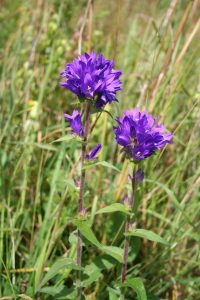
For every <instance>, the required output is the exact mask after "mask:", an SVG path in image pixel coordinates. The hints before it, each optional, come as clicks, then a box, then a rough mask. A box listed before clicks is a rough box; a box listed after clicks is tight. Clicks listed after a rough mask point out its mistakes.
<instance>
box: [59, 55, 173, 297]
mask: <svg viewBox="0 0 200 300" xmlns="http://www.w3.org/2000/svg"><path fill="white" fill-rule="evenodd" d="M113 66H114V62H113V61H112V60H106V59H105V58H104V56H103V55H102V54H99V55H97V54H96V53H95V52H92V53H91V54H87V53H85V54H83V55H79V57H78V58H75V59H74V60H73V62H72V63H67V64H66V68H65V70H64V71H63V72H62V73H61V76H62V77H63V78H64V81H63V82H61V83H60V85H61V86H63V87H65V88H66V89H68V90H70V91H71V92H72V93H74V94H75V95H76V96H77V97H78V99H79V102H80V104H81V105H82V110H81V112H79V111H78V110H77V109H74V110H73V112H72V114H67V113H66V114H64V117H65V119H66V120H67V122H68V123H69V125H70V127H71V134H72V135H73V136H78V137H79V138H81V140H82V146H81V158H80V164H81V174H80V179H77V178H75V179H74V181H75V185H76V186H78V187H79V200H78V209H77V211H78V216H77V218H76V220H75V221H74V224H75V225H76V226H77V229H78V230H77V246H76V251H77V254H76V263H77V265H78V267H79V272H78V274H77V290H78V294H77V299H81V295H82V284H81V277H82V276H81V266H82V244H83V242H82V236H84V237H86V238H87V239H88V240H89V241H90V242H91V243H92V244H94V245H96V246H97V247H98V248H100V249H101V250H103V251H105V252H106V253H107V254H109V255H111V256H113V257H115V258H116V257H117V259H118V260H119V261H120V262H121V263H122V269H121V283H118V287H121V289H120V290H121V293H120V297H121V299H124V295H125V293H124V288H125V287H126V286H130V287H132V288H133V289H135V290H136V292H137V289H138V286H139V287H140V290H141V291H142V292H141V293H143V297H142V298H141V299H146V294H145V290H144V286H143V283H142V280H141V279H140V278H134V279H131V280H130V279H129V278H128V279H127V278H126V276H127V261H128V254H129V240H130V236H139V237H145V238H149V239H150V240H153V241H157V242H162V243H165V241H164V240H163V239H162V238H161V237H159V236H158V235H157V234H155V233H153V232H151V231H148V230H145V229H136V226H137V225H136V224H137V223H136V216H135V214H133V211H134V202H135V201H134V199H135V191H136V188H137V185H138V184H140V183H141V182H142V181H143V179H144V172H143V170H142V169H141V167H140V163H141V161H143V160H145V159H147V158H149V157H151V156H152V155H154V154H156V152H157V151H158V150H160V149H162V148H163V147H164V146H165V145H166V144H169V143H171V142H172V138H173V135H172V133H170V132H166V130H165V127H164V126H163V125H162V124H159V123H158V122H157V118H154V117H153V116H152V115H151V114H147V113H146V112H140V111H139V109H138V108H134V109H133V110H126V111H125V112H124V113H123V115H122V118H116V122H117V126H114V127H113V131H114V135H115V140H116V142H117V144H118V145H119V146H120V147H122V148H121V151H122V152H123V154H124V156H125V158H126V159H127V160H128V161H129V162H130V164H131V166H132V167H131V169H132V171H131V175H129V180H130V182H131V192H130V195H129V196H126V197H125V200H124V203H123V204H121V203H117V204H116V203H112V204H111V205H109V206H107V207H104V208H102V209H100V210H99V211H97V214H99V213H110V212H115V211H121V212H123V213H125V215H126V221H125V233H124V235H125V240H124V249H121V248H117V247H114V246H111V247H110V246H103V245H101V244H100V243H99V242H98V240H97V239H96V237H95V235H94V233H93V231H92V230H91V223H90V221H89V220H88V218H87V212H86V209H85V205H84V191H85V180H86V167H87V162H88V161H93V160H95V159H96V158H97V157H98V153H99V151H101V148H102V145H101V144H99V143H98V144H96V146H94V147H93V149H91V150H90V151H89V149H88V148H89V147H88V141H89V140H90V139H91V133H92V130H93V128H94V126H95V124H96V122H97V120H98V118H97V119H96V122H95V124H94V125H92V126H91V120H90V114H91V112H99V111H101V112H102V111H103V110H102V109H103V108H104V106H105V105H106V104H108V103H112V102H113V101H116V93H117V91H119V90H120V89H121V81H120V80H119V77H120V75H121V71H119V70H114V69H113ZM105 164H106V165H107V164H108V163H106V162H104V165H105ZM113 168H114V166H113ZM116 248H117V249H116ZM116 250H117V256H116V253H114V252H115V251H116ZM140 296H141V295H140Z"/></svg>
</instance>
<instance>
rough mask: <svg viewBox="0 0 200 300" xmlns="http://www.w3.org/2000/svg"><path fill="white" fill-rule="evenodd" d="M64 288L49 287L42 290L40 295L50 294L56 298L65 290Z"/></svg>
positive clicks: (61, 286)
mask: <svg viewBox="0 0 200 300" xmlns="http://www.w3.org/2000/svg"><path fill="white" fill-rule="evenodd" d="M63 288H64V286H63V285H60V286H47V287H43V288H41V289H40V293H44V294H49V295H51V296H55V295H56V294H58V293H60V292H61V291H62V290H63Z"/></svg>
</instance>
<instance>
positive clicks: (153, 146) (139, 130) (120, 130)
mask: <svg viewBox="0 0 200 300" xmlns="http://www.w3.org/2000/svg"><path fill="white" fill-rule="evenodd" d="M116 121H117V123H118V125H119V127H114V128H113V129H114V133H115V139H116V142H117V143H118V144H119V145H121V146H123V150H124V152H125V153H126V154H127V156H128V157H129V158H130V159H133V160H136V161H140V160H142V159H145V158H147V157H149V156H151V155H153V154H154V153H155V151H156V150H160V149H161V148H163V147H164V146H165V145H166V144H167V143H171V139H172V137H173V134H172V133H165V127H164V126H163V125H162V124H158V123H157V122H156V118H153V116H152V115H151V114H146V113H145V112H140V111H139V110H138V109H137V108H134V109H133V110H132V111H129V110H127V111H125V112H124V114H123V115H122V118H121V119H119V118H117V119H116Z"/></svg>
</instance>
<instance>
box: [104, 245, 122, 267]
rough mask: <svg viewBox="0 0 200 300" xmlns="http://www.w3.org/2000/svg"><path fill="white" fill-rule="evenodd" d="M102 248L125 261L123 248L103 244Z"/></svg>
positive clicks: (119, 259)
mask: <svg viewBox="0 0 200 300" xmlns="http://www.w3.org/2000/svg"><path fill="white" fill-rule="evenodd" d="M102 250H103V251H104V252H106V253H107V254H109V255H110V256H112V257H114V258H115V259H116V260H117V261H119V262H121V263H122V262H123V252H124V251H123V249H121V248H119V247H115V246H102Z"/></svg>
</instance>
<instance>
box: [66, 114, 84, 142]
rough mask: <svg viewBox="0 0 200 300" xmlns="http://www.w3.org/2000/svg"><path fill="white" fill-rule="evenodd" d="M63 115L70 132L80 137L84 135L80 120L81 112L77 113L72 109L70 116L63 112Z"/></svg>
mask: <svg viewBox="0 0 200 300" xmlns="http://www.w3.org/2000/svg"><path fill="white" fill-rule="evenodd" d="M64 117H65V119H66V120H67V121H68V122H69V124H70V126H71V128H72V134H77V135H79V136H80V137H83V135H84V130H83V124H82V120H81V114H79V112H78V110H77V109H74V110H73V113H72V115H71V116H70V115H68V114H64Z"/></svg>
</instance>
